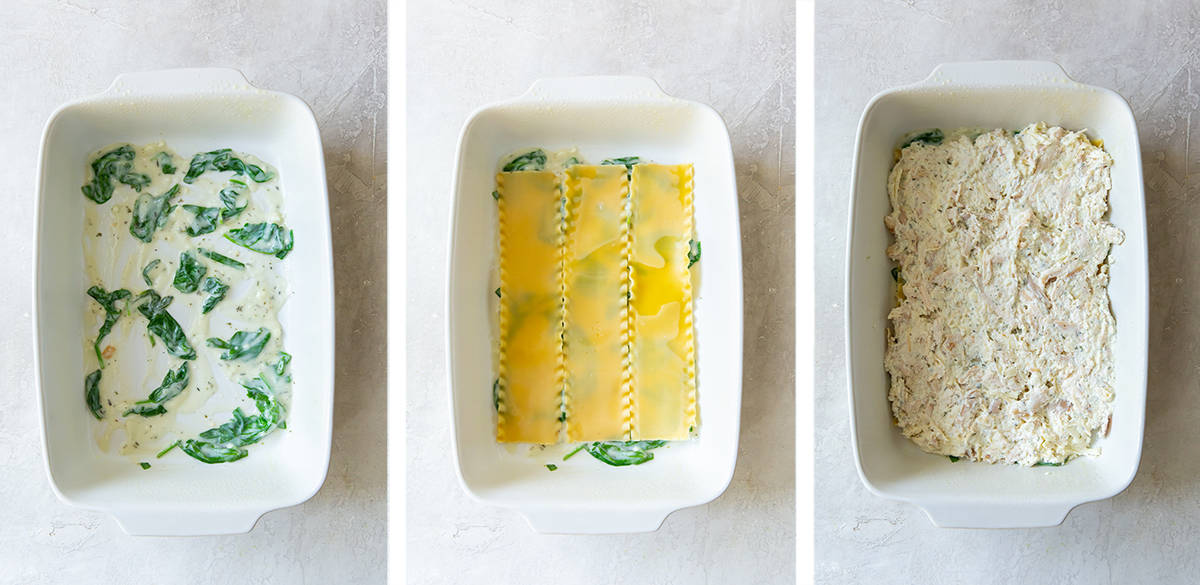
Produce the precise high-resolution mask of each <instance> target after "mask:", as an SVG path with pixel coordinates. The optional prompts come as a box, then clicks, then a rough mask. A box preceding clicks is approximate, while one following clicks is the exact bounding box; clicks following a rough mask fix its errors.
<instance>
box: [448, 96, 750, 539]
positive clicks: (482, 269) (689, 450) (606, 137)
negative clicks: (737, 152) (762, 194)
mask: <svg viewBox="0 0 1200 585" xmlns="http://www.w3.org/2000/svg"><path fill="white" fill-rule="evenodd" d="M531 146H541V147H545V148H547V149H551V150H557V149H565V148H571V147H578V148H579V150H580V152H581V154H582V155H583V156H584V157H585V158H586V159H587V160H589V161H592V162H593V163H595V162H598V161H600V160H601V159H603V158H606V157H616V156H625V155H637V156H641V157H642V158H644V159H650V160H653V161H655V162H662V163H689V162H690V163H693V164H694V165H695V219H696V233H697V236H698V238H699V239H700V240H701V242H703V258H702V260H701V261H700V264H699V266H700V267H701V268H702V273H701V282H700V285H699V287H698V288H697V289H696V290H695V327H696V340H697V341H696V343H697V345H696V347H697V360H698V376H699V378H698V388H699V401H700V407H699V408H700V421H701V422H700V428H699V438H698V439H695V440H692V441H687V442H679V443H671V444H670V446H669V447H664V448H662V449H659V450H657V451H655V453H656V456H655V459H654V460H653V461H651V462H649V463H646V464H643V465H639V466H632V467H625V468H616V467H609V466H607V465H605V464H603V463H600V462H599V461H596V460H594V459H593V458H592V457H590V456H589V455H587V453H579V454H578V455H575V456H574V457H573V458H572V459H571V460H569V461H566V462H563V461H562V453H563V452H564V448H562V447H559V448H551V449H548V450H547V451H546V452H544V453H539V454H537V455H530V454H529V453H527V448H525V447H508V446H501V445H499V444H497V443H496V440H495V419H494V411H493V406H492V379H493V376H494V372H495V369H494V366H493V353H494V348H495V340H494V339H493V337H492V335H491V330H490V327H489V324H490V323H491V321H492V319H493V317H492V315H491V314H490V312H491V309H490V305H489V298H490V297H492V290H493V288H494V287H493V286H492V283H491V281H490V280H489V279H490V277H491V274H492V270H493V266H494V264H495V262H496V258H497V255H496V205H495V201H493V200H492V197H491V196H490V194H491V192H492V190H493V189H494V188H495V171H496V164H497V161H498V160H499V159H500V158H501V157H502V156H504V155H506V154H508V153H511V152H513V151H515V150H518V149H521V148H527V147H531ZM734 177H735V175H734V167H733V153H732V149H731V147H730V142H729V134H728V132H727V131H726V129H725V124H724V123H723V122H722V121H721V118H720V116H719V115H718V114H717V113H716V112H715V111H713V110H712V109H711V108H709V107H708V106H705V105H702V104H698V103H695V102H689V101H684V100H680V99H676V98H672V97H670V96H667V95H665V94H664V93H663V92H662V90H661V89H659V88H658V86H657V85H656V84H655V83H654V82H653V81H651V80H649V79H643V78H632V77H576V78H560V79H543V80H539V81H537V82H535V83H534V84H533V86H532V87H531V88H530V89H529V91H528V92H526V93H525V95H522V96H521V97H518V98H516V99H513V100H510V101H506V102H501V103H497V104H492V105H489V106H485V107H483V108H481V109H479V110H477V111H476V112H475V113H473V114H472V115H471V117H470V118H469V119H468V120H467V122H466V124H465V125H464V126H463V130H462V135H461V137H460V139H459V144H458V164H457V171H456V174H455V178H454V205H453V211H452V218H451V229H452V232H453V233H452V236H451V250H450V266H449V295H448V297H447V301H446V314H447V328H448V331H447V356H448V359H449V374H450V388H451V414H452V424H453V429H454V432H453V434H452V437H453V440H454V444H453V451H454V455H455V460H456V462H457V466H458V475H459V479H460V480H461V482H462V485H463V487H464V488H465V489H466V491H467V492H468V493H469V494H471V495H472V496H473V497H475V498H476V499H478V500H480V501H482V502H485V503H488V504H493V505H497V506H503V507H508V508H513V509H516V510H517V511H519V512H520V513H521V514H523V515H524V516H525V517H526V518H527V519H528V520H529V522H530V524H531V525H532V526H533V528H534V529H535V530H538V531H540V532H558V533H605V532H639V531H650V530H655V529H657V528H658V526H659V525H661V524H662V521H663V520H664V519H665V518H666V516H667V515H668V514H670V513H671V512H673V511H675V510H677V509H680V508H684V507H688V506H696V505H699V504H703V503H705V502H708V501H710V500H712V499H713V498H716V497H717V496H718V495H720V494H721V492H723V491H724V490H725V488H726V486H728V485H729V481H730V479H731V478H732V476H733V468H734V463H735V461H736V459H737V443H738V427H739V422H740V420H739V419H740V413H741V393H742V391H741V388H742V264H741V245H740V238H739V229H738V209H737V188H736V183H735V178H734ZM547 463H554V464H556V465H557V466H558V470H557V471H553V472H551V471H549V470H547V469H546V467H545V464H547Z"/></svg>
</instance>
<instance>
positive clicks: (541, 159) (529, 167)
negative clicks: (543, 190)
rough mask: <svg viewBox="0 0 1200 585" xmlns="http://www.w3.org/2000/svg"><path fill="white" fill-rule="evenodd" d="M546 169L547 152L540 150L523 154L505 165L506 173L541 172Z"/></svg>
mask: <svg viewBox="0 0 1200 585" xmlns="http://www.w3.org/2000/svg"><path fill="white" fill-rule="evenodd" d="M545 168H546V151H544V150H542V149H540V148H538V149H536V150H531V151H529V152H527V153H525V154H522V155H520V156H518V157H516V158H514V159H512V160H511V161H509V162H508V164H506V165H504V172H506V173H509V172H512V171H541V170H544V169H545Z"/></svg>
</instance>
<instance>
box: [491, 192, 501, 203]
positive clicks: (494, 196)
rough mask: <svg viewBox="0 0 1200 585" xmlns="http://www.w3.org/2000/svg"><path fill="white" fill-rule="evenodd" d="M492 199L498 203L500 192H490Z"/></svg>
mask: <svg viewBox="0 0 1200 585" xmlns="http://www.w3.org/2000/svg"><path fill="white" fill-rule="evenodd" d="M492 199H495V200H496V201H499V200H500V192H499V191H492Z"/></svg>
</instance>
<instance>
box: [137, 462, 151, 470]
mask: <svg viewBox="0 0 1200 585" xmlns="http://www.w3.org/2000/svg"><path fill="white" fill-rule="evenodd" d="M138 465H141V466H142V469H150V463H148V462H146V461H142V462H140V463H138Z"/></svg>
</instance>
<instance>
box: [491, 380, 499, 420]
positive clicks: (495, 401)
mask: <svg viewBox="0 0 1200 585" xmlns="http://www.w3.org/2000/svg"><path fill="white" fill-rule="evenodd" d="M492 406H494V407H496V412H500V378H496V379H495V380H492Z"/></svg>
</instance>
